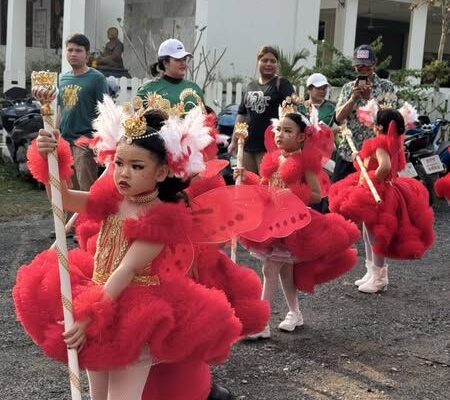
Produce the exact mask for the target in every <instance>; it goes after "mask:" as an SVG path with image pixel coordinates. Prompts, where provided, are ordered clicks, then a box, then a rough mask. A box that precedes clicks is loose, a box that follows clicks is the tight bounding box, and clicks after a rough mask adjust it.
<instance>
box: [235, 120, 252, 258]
mask: <svg viewBox="0 0 450 400" xmlns="http://www.w3.org/2000/svg"><path fill="white" fill-rule="evenodd" d="M234 134H235V135H236V137H237V156H236V157H237V163H236V168H237V170H238V171H242V168H243V165H242V164H243V158H244V144H245V140H246V139H247V136H248V124H247V123H245V122H238V123H237V124H236V129H235V130H234ZM241 181H242V175H241V174H239V175H238V176H237V178H236V185H240V184H241ZM237 239H238V238H237V237H236V236H235V237H233V239H232V240H231V259H232V260H233V261H234V262H236V251H237Z"/></svg>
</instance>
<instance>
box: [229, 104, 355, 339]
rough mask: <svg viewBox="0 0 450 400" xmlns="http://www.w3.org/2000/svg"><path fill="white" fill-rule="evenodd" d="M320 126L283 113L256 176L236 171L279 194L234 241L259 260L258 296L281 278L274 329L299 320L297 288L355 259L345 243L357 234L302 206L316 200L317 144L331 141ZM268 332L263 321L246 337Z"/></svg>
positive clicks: (333, 274)
mask: <svg viewBox="0 0 450 400" xmlns="http://www.w3.org/2000/svg"><path fill="white" fill-rule="evenodd" d="M284 105H285V108H284V110H286V109H288V110H289V109H292V107H290V106H289V104H288V103H287V102H285V104H284ZM322 129H323V130H322ZM326 129H327V128H325V127H319V128H314V127H313V126H311V125H310V124H309V121H307V120H306V118H305V117H304V116H302V115H300V114H298V113H294V112H290V113H289V112H288V113H285V114H284V117H282V118H281V120H280V121H279V123H278V126H277V127H276V132H275V145H276V150H275V151H271V152H269V153H268V154H267V155H266V156H265V157H264V159H263V161H262V163H261V177H259V176H257V175H255V174H253V173H251V172H246V171H244V172H240V171H238V173H243V178H244V179H243V181H244V183H246V184H262V185H268V186H269V188H270V190H272V191H273V192H274V193H275V194H276V195H277V196H278V198H279V201H278V202H275V203H274V204H271V203H267V207H266V210H265V211H264V219H263V223H262V225H261V226H260V227H259V228H258V229H257V230H255V231H253V232H248V233H244V234H243V235H241V237H240V240H241V242H242V243H243V244H244V245H245V246H246V247H247V248H249V249H250V251H251V252H252V253H254V254H255V255H256V256H257V257H258V258H260V259H262V261H263V276H264V282H263V294H262V298H263V299H264V300H267V301H269V302H272V301H273V299H274V297H275V294H276V291H277V288H278V280H280V281H281V285H282V288H283V292H284V295H285V298H286V302H287V305H288V307H289V312H288V313H287V315H286V318H285V319H284V321H282V322H281V323H280V324H279V326H278V328H279V329H280V330H283V331H287V332H292V331H294V330H295V328H296V327H298V326H301V325H303V317H302V313H301V311H300V308H299V302H298V297H297V290H302V291H305V292H313V291H314V286H315V285H317V284H320V283H324V282H327V281H329V280H332V279H334V278H337V277H338V276H340V275H342V274H343V273H345V272H346V271H348V270H349V269H351V268H352V267H353V266H354V265H355V264H356V251H355V250H354V249H351V246H352V245H353V244H354V243H355V242H356V241H357V240H358V238H359V232H358V229H357V227H356V226H355V225H354V224H353V223H351V222H348V221H345V220H344V219H343V218H342V217H341V216H339V215H337V214H328V215H322V214H320V213H318V212H316V211H314V210H311V209H309V208H307V207H306V206H305V205H307V206H309V205H311V204H315V203H318V202H320V200H321V199H322V188H321V183H320V178H319V176H320V175H321V171H322V156H321V152H320V151H319V147H320V146H318V143H319V142H320V141H321V140H327V139H326V138H329V139H330V140H331V141H332V140H333V139H332V138H333V135H332V133H330V132H328V131H327V130H326ZM320 138H322V139H320ZM325 147H326V146H325ZM269 337H270V327H269V325H267V326H266V328H265V329H264V330H263V331H262V332H260V333H259V334H256V335H253V336H250V338H269Z"/></svg>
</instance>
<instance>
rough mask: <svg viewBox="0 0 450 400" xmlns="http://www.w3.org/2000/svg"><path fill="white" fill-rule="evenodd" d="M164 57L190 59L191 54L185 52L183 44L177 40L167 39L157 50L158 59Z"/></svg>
mask: <svg viewBox="0 0 450 400" xmlns="http://www.w3.org/2000/svg"><path fill="white" fill-rule="evenodd" d="M165 56H169V57H172V58H177V59H180V58H183V57H186V56H191V57H192V54H191V53H188V52H187V51H186V50H185V48H184V44H183V43H181V42H180V41H179V40H177V39H167V40H165V41H164V42H162V43H161V45H160V46H159V50H158V57H165Z"/></svg>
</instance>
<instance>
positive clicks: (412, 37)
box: [406, 5, 428, 69]
mask: <svg viewBox="0 0 450 400" xmlns="http://www.w3.org/2000/svg"><path fill="white" fill-rule="evenodd" d="M427 14H428V6H427V5H422V6H420V7H416V8H415V9H414V10H412V11H411V17H410V20H409V35H408V51H407V55H406V68H408V69H421V68H422V65H423V51H424V47H425V34H426V30H427Z"/></svg>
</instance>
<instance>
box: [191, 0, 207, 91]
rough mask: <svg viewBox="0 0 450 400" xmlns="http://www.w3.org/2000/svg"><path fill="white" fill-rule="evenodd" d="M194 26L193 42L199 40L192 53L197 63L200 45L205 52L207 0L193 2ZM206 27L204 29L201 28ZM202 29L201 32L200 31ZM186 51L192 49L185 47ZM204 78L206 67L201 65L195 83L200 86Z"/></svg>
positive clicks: (200, 51)
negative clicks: (194, 51)
mask: <svg viewBox="0 0 450 400" xmlns="http://www.w3.org/2000/svg"><path fill="white" fill-rule="evenodd" d="M195 26H196V27H197V31H196V36H195V43H197V42H199V44H198V46H197V50H196V54H195V55H194V57H195V61H196V62H197V63H198V61H199V60H200V56H201V53H202V47H203V48H204V49H205V54H206V53H207V51H208V50H207V47H206V46H207V40H206V39H207V35H208V29H209V27H208V0H197V1H196V3H195ZM204 27H206V29H203V28H204ZM200 29H203V32H200ZM187 50H188V51H190V50H192V49H187ZM205 78H206V69H205V67H204V65H202V66H201V67H200V69H199V71H198V74H197V78H196V83H197V84H198V85H199V86H200V87H202V86H203V84H204V82H205Z"/></svg>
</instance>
